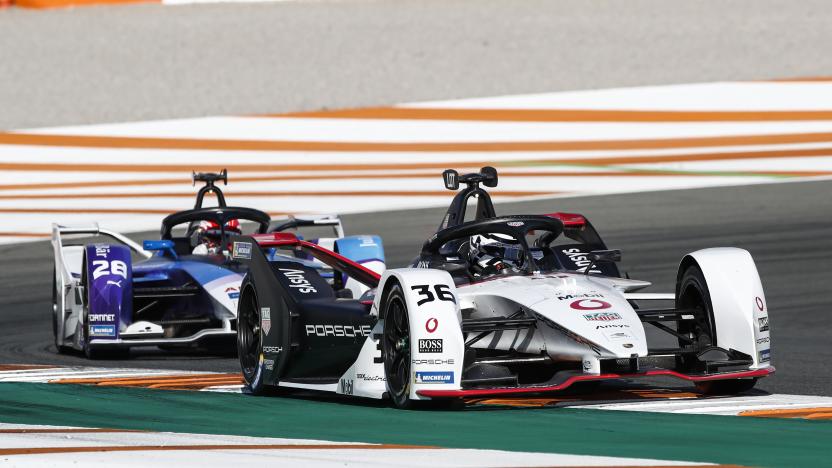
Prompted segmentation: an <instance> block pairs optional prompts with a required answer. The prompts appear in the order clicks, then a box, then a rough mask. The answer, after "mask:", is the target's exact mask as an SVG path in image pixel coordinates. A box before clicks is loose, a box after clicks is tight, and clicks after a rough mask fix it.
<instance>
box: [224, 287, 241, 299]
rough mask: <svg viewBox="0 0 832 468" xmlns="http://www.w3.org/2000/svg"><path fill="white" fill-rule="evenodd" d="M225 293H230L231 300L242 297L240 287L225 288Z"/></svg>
mask: <svg viewBox="0 0 832 468" xmlns="http://www.w3.org/2000/svg"><path fill="white" fill-rule="evenodd" d="M225 293H226V294H228V298H229V299H231V300H236V299H239V298H240V289H239V288H225Z"/></svg>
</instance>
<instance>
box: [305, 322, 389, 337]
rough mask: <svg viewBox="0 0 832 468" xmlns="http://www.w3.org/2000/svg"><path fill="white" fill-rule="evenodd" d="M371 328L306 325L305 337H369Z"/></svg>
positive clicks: (367, 326) (364, 326)
mask: <svg viewBox="0 0 832 468" xmlns="http://www.w3.org/2000/svg"><path fill="white" fill-rule="evenodd" d="M372 332H373V328H372V327H371V326H369V325H361V326H360V327H355V326H352V325H307V326H306V336H319V337H325V336H338V337H348V338H353V337H356V336H370V334H371V333H372Z"/></svg>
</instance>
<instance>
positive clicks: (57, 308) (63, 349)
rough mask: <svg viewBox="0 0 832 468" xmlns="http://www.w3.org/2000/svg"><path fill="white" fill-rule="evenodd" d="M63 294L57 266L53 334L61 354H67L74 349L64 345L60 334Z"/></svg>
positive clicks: (53, 302)
mask: <svg viewBox="0 0 832 468" xmlns="http://www.w3.org/2000/svg"><path fill="white" fill-rule="evenodd" d="M61 294H63V291H58V270H57V268H52V336H53V337H54V339H55V349H57V350H58V353H59V354H66V353H68V352H69V351H71V350H72V348H70V347H68V346H64V345H63V340H62V339H61V337H59V336H58V333H59V332H58V330H59V329H60V327H59V325H60V321H61V320H63V317H62V315H63V314H61V313H60V312H61V302H60V297H61V296H60V295H61Z"/></svg>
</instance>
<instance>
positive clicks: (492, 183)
mask: <svg viewBox="0 0 832 468" xmlns="http://www.w3.org/2000/svg"><path fill="white" fill-rule="evenodd" d="M480 174H482V175H483V176H485V179H484V180H483V181H482V184H483V185H485V186H486V187H496V186H497V169H494V168H493V167H491V166H485V167H483V168H482V169H480Z"/></svg>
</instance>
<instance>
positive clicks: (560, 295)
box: [555, 292, 604, 301]
mask: <svg viewBox="0 0 832 468" xmlns="http://www.w3.org/2000/svg"><path fill="white" fill-rule="evenodd" d="M555 294H557V295H558V300H559V301H567V300H569V299H582V298H593V297H604V295H603V294H599V293H585V294H563V293H560V292H557V293H555Z"/></svg>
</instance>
